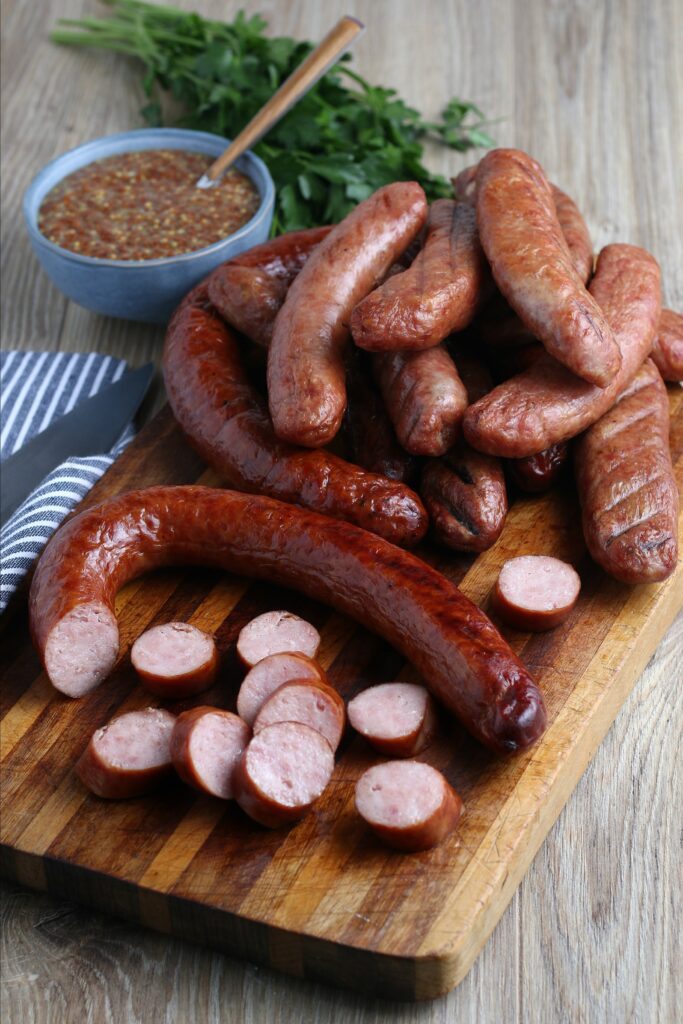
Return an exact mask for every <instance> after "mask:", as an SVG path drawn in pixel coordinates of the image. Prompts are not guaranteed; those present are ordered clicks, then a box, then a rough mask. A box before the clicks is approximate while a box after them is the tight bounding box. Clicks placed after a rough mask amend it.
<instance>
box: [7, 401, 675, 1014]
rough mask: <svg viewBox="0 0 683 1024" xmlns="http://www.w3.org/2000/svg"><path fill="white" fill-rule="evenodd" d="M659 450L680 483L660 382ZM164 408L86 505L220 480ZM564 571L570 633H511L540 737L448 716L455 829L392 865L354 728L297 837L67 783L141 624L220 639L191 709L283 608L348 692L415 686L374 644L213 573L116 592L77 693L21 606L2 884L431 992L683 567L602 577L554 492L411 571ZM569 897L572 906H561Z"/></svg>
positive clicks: (120, 699)
mask: <svg viewBox="0 0 683 1024" xmlns="http://www.w3.org/2000/svg"><path fill="white" fill-rule="evenodd" d="M671 405H672V413H673V434H672V444H673V451H674V459H675V462H676V468H677V474H678V481H679V488H680V487H681V484H682V483H683V391H682V390H681V389H679V388H672V389H671ZM202 469H203V468H202V465H201V463H200V462H199V460H198V459H197V457H196V456H195V455H194V454H193V453H192V452H191V451H190V449H189V448H188V446H187V445H186V444H185V442H184V441H183V440H182V438H181V436H180V434H179V432H178V430H177V428H176V427H175V425H174V423H173V421H172V418H171V416H170V413H169V412H168V410H164V411H162V413H160V414H159V416H158V417H157V418H156V419H155V420H154V422H153V423H151V424H150V425H149V426H148V427H147V428H146V429H145V430H144V431H143V432H142V433H141V434H140V436H139V437H138V439H137V440H136V441H135V443H134V444H133V445H132V446H131V447H130V448H129V449H128V450H127V452H126V453H125V454H124V455H123V456H122V457H121V458H120V459H119V460H118V462H117V463H116V464H115V465H114V466H113V467H112V468H111V470H110V471H109V472H108V473H107V474H106V476H105V477H103V479H102V480H101V481H100V483H99V484H98V485H97V486H96V487H95V488H94V490H93V491H92V492H91V494H90V496H89V498H88V504H93V503H95V502H97V501H101V500H102V499H104V498H107V497H109V496H112V495H115V494H117V493H119V492H121V491H125V490H129V489H131V488H133V487H142V486H146V485H149V484H159V483H172V484H180V483H190V482H195V481H197V480H201V481H202V482H204V483H215V482H216V481H215V478H214V477H213V476H212V474H211V473H209V472H206V471H204V472H203V471H202ZM523 552H526V553H530V552H533V553H538V554H554V555H557V556H559V557H560V558H565V559H568V560H571V561H573V562H574V563H575V564H576V565H577V567H578V569H579V571H580V573H581V577H582V581H583V589H582V594H581V598H580V601H579V603H578V605H577V607H576V609H575V611H574V613H573V615H572V617H571V618H570V620H569V621H568V622H567V623H565V624H564V625H563V626H561V627H559V628H558V629H556V630H554V631H553V632H550V633H546V634H538V635H535V636H532V635H529V634H523V633H515V632H512V631H508V633H507V635H508V637H509V639H510V641H511V643H512V645H513V647H514V648H515V650H517V651H518V652H519V653H520V654H521V657H522V658H523V660H524V661H525V662H526V664H527V665H528V666H529V667H530V669H531V670H532V672H533V673H534V675H535V676H536V678H537V679H538V680H539V682H540V683H541V686H542V688H543V691H544V693H545V696H546V702H547V705H548V710H549V727H548V730H547V732H546V734H545V736H544V738H543V741H542V742H541V743H540V744H539V745H537V746H536V747H535V748H533V749H532V750H531V751H529V752H527V753H526V754H524V755H522V756H518V757H516V758H513V759H510V760H507V761H501V760H498V759H496V758H495V757H493V756H492V755H490V754H488V753H487V752H486V751H484V750H482V749H480V748H479V747H478V746H477V744H476V743H475V742H474V741H473V740H471V739H470V738H469V736H468V735H467V734H466V733H465V732H464V730H463V729H462V728H460V727H459V726H458V725H457V724H456V723H454V722H453V721H452V720H448V719H446V718H444V722H443V729H442V733H441V737H440V739H439V740H438V741H437V742H435V743H434V744H433V745H432V746H431V747H430V748H429V750H428V751H426V752H425V756H424V759H425V760H427V761H429V762H430V763H431V764H433V765H435V766H437V767H438V768H440V769H441V770H442V771H444V773H445V774H446V776H447V778H448V779H449V780H450V781H451V783H452V784H453V785H454V786H455V787H456V789H457V790H458V792H459V793H460V794H461V795H462V797H463V799H464V802H465V808H466V810H465V814H464V816H463V819H462V823H461V827H460V828H459V830H458V832H457V834H455V835H453V836H451V838H450V839H449V840H448V841H447V842H445V843H444V844H443V845H442V846H440V847H439V848H438V849H436V850H433V851H430V852H428V853H423V854H413V855H404V854H400V853H394V852H391V851H389V850H387V849H385V848H384V847H382V846H380V845H379V843H378V842H377V841H375V840H374V839H373V838H372V837H371V836H370V835H369V833H368V831H367V830H366V828H365V827H364V825H363V823H362V822H361V821H360V820H359V818H358V817H357V816H356V815H355V813H354V810H353V787H354V782H355V780H356V779H357V777H358V775H359V774H360V772H362V771H363V770H364V769H365V768H366V767H368V766H369V765H370V764H372V763H373V762H374V761H375V760H377V758H376V757H375V756H374V755H373V754H372V752H371V751H370V750H369V748H368V747H367V746H366V745H365V744H364V743H363V742H362V741H361V740H360V739H358V738H354V737H353V736H351V735H347V737H346V739H345V740H344V741H343V743H342V746H341V748H340V754H339V757H338V764H337V768H336V771H335V775H334V778H333V781H332V783H331V785H330V786H329V788H328V790H327V792H326V793H325V795H324V797H323V798H322V800H321V801H320V804H319V806H318V807H317V809H316V810H315V811H314V812H313V813H311V814H310V815H309V816H308V817H306V818H305V819H304V820H303V821H301V822H300V823H299V824H297V825H296V826H295V827H293V828H291V829H289V830H283V831H276V832H272V831H267V830H265V829H262V828H260V827H258V826H256V825H254V824H253V823H251V822H250V821H249V820H248V819H247V818H246V817H245V816H244V815H243V814H242V813H241V811H240V810H239V808H237V807H236V806H235V805H233V804H225V803H223V802H220V801H218V800H213V799H211V798H208V797H203V796H201V795H198V794H196V793H194V792H193V791H192V790H190V789H189V788H187V787H185V786H183V785H182V784H181V783H176V784H169V785H168V787H167V788H166V789H165V790H163V791H160V792H159V793H158V794H156V795H154V796H150V797H147V798H144V799H138V800H131V801H121V802H107V801H102V800H99V799H97V798H95V797H92V796H90V795H89V794H88V793H87V792H86V791H85V790H84V788H83V787H82V786H81V785H80V784H79V782H78V780H77V779H76V778H75V776H74V773H73V771H72V768H73V765H74V762H75V760H76V758H77V757H78V755H79V754H80V752H81V751H82V749H83V748H84V747H85V745H86V743H87V741H88V738H89V736H90V734H91V733H92V732H93V730H94V729H96V728H98V727H99V726H100V725H102V724H103V723H104V722H106V721H107V720H108V719H109V718H110V717H111V716H112V715H114V714H119V713H121V712H123V711H128V710H131V709H134V708H139V707H144V706H146V705H147V704H149V703H154V701H152V700H150V697H149V696H148V695H147V694H146V693H145V692H144V691H143V690H141V689H140V688H139V687H138V686H137V685H136V682H135V679H134V675H133V672H132V669H131V666H130V660H129V657H128V650H129V647H130V644H131V643H132V641H133V640H134V639H135V637H136V636H137V635H138V634H139V633H141V632H142V631H143V630H145V629H147V628H148V627H149V626H151V625H153V624H155V623H158V622H165V621H168V620H170V619H185V620H187V621H189V622H193V623H194V624H196V625H197V626H199V627H201V628H203V629H206V630H209V631H211V632H213V633H215V636H216V640H217V643H218V646H219V648H220V650H221V652H222V654H223V666H222V672H221V676H220V681H219V682H218V683H217V684H216V686H215V687H214V688H213V690H211V691H208V692H207V693H206V694H203V695H201V696H200V697H199V698H198V699H195V700H194V701H184V702H178V703H177V704H176V705H175V706H174V710H183V709H184V708H185V707H189V706H191V704H193V703H196V704H199V703H207V704H215V705H217V706H220V707H226V708H230V709H233V710H234V704H235V697H236V693H237V690H238V687H239V683H240V680H241V677H242V671H241V670H240V668H239V667H238V664H237V660H236V658H235V654H234V642H235V638H236V636H237V633H238V631H239V629H240V628H241V626H242V625H244V623H245V622H247V621H248V620H249V619H250V618H252V617H253V616H254V615H257V614H259V613H260V612H262V611H265V610H267V609H270V608H288V609H290V610H291V611H294V612H296V613H298V614H300V615H303V616H305V617H306V618H308V619H310V620H311V621H312V622H314V623H315V625H316V626H318V628H319V629H320V631H321V633H322V638H323V639H322V648H321V660H322V662H323V664H324V665H325V667H326V668H327V669H328V671H329V674H330V677H331V679H332V681H333V682H334V684H335V685H336V686H337V687H338V688H339V689H340V691H341V692H342V693H343V695H344V697H346V698H349V697H350V696H352V695H353V694H354V693H356V692H357V691H358V690H359V689H361V688H363V687H365V686H367V685H369V684H371V683H377V682H381V681H385V680H390V679H396V678H402V679H416V678H417V676H416V674H415V673H414V671H413V670H412V669H411V668H410V667H409V666H406V665H405V664H402V661H401V658H400V657H399V656H398V655H397V654H396V653H395V652H394V651H393V650H392V649H391V648H389V647H388V646H387V645H386V644H384V643H383V642H382V641H380V640H379V639H378V638H377V637H375V636H373V635H372V634H370V633H368V632H366V631H364V630H363V629H362V628H360V627H359V626H357V625H356V624H354V623H352V622H350V621H349V620H346V619H344V618H342V617H341V616H339V615H337V614H335V613H332V612H331V611H330V610H329V609H328V608H326V607H323V606H320V605H317V604H315V603H314V602H312V601H309V600H308V599H306V598H303V597H301V596H300V595H298V594H294V593H293V592H290V591H285V590H281V589H280V588H278V587H273V586H269V585H266V584H263V583H251V582H249V581H247V580H244V579H241V578H236V577H232V576H228V575H226V574H221V573H218V572H213V571H207V570H177V571H171V570H168V571H163V572H157V573H155V574H153V575H152V576H149V577H146V578H143V579H140V580H136V581H135V582H133V583H131V584H130V585H129V586H127V587H126V588H125V589H124V590H123V591H122V592H121V593H120V594H119V597H118V600H117V610H118V614H119V621H120V626H121V641H122V646H121V656H120V659H119V663H118V665H117V668H116V670H115V672H114V674H113V676H112V678H111V679H110V680H109V681H108V682H106V683H105V684H103V685H102V686H101V687H100V688H99V689H98V690H96V691H95V692H94V693H93V694H91V695H90V696H88V697H87V698H85V699H83V700H80V701H71V700H68V699H66V698H63V697H61V696H59V695H58V694H57V693H56V692H55V691H54V690H53V689H52V688H51V686H50V685H49V684H48V682H47V680H46V678H45V675H44V673H42V671H41V668H40V664H39V662H38V658H37V657H36V655H35V653H34V651H33V649H32V647H31V645H30V641H29V637H28V632H27V624H26V616H25V610H24V608H23V607H21V608H20V609H19V610H16V611H15V614H14V616H13V617H12V616H10V619H9V623H8V626H7V628H5V629H4V635H3V638H2V647H3V652H2V659H1V662H0V664H1V665H2V675H3V686H2V692H1V698H0V716H1V732H0V735H1V739H2V751H1V759H2V760H1V768H2V787H1V791H0V796H1V817H0V827H1V835H0V838H1V840H2V847H1V851H2V862H1V866H2V871H3V873H4V874H6V875H8V876H9V877H11V878H13V879H15V880H16V881H18V882H20V883H21V884H25V885H28V886H31V887H33V888H37V889H44V890H48V891H50V892H53V893H54V894H55V895H57V896H59V897H62V898H69V899H73V900H77V901H79V902H82V903H86V904H90V905H91V906H94V907H97V908H98V909H101V910H105V911H108V912H111V913H112V914H117V915H121V916H124V917H127V918H129V919H131V920H133V921H136V922H139V923H140V924H143V925H147V926H149V927H152V928H156V929H158V930H161V931H164V932H168V933H172V934H175V935H179V936H182V937H183V938H186V939H191V940H195V941H197V942H201V943H204V944H209V945H213V946H217V947H219V948H221V949H224V950H225V951H227V952H228V953H231V954H235V955H238V956H244V957H248V958H250V959H253V960H256V961H259V962H261V963H264V964H267V965H269V966H271V967H274V968H277V969H278V970H281V971H286V972H287V973H290V974H294V975H300V976H306V977H311V978H319V979H324V980H327V981H332V982H335V983H338V984H341V985H345V986H348V987H349V988H354V989H362V990H365V991H367V992H371V993H376V994H382V995H386V996H390V997H393V998H405V999H426V998H430V997H433V996H437V995H439V994H441V993H443V992H445V991H447V990H448V989H450V988H452V987H453V986H454V985H455V984H457V982H458V981H459V980H460V979H461V978H462V977H463V976H464V975H465V974H466V972H467V970H468V969H469V967H470V965H471V964H472V962H473V960H474V959H475V957H476V955H477V953H478V951H479V950H480V948H481V947H482V945H483V944H484V942H485V941H486V938H487V937H488V935H489V933H490V932H491V930H492V929H493V927H494V926H495V924H496V922H497V921H498V918H499V917H500V915H501V914H502V912H503V910H504V908H505V906H506V905H507V903H508V901H509V900H510V898H511V896H512V893H513V892H514V889H515V887H516V886H517V884H518V882H519V881H520V879H521V878H522V876H523V874H524V872H525V871H526V869H527V867H528V866H529V864H530V862H531V860H532V858H533V856H534V854H535V853H536V851H537V849H538V848H539V846H540V844H541V842H542V840H543V838H544V836H545V835H546V833H547V832H548V830H549V829H550V827H551V825H552V824H553V822H554V821H555V819H556V817H557V815H558V814H559V812H560V810H561V808H562V806H563V804H564V803H565V801H566V800H567V798H568V796H569V794H570V793H571V791H572V790H573V788H574V786H575V785H576V783H577V781H578V779H579V777H580V775H581V773H582V771H583V770H584V768H585V766H586V764H587V763H588V761H589V760H590V757H591V755H592V754H593V752H594V751H595V749H596V747H597V745H598V744H599V742H600V740H601V739H602V737H603V736H604V734H605V732H606V731H607V729H608V728H609V726H610V723H611V722H612V720H613V719H614V717H615V715H616V713H617V711H618V710H619V708H620V706H621V704H622V703H623V702H624V700H625V698H626V696H627V695H628V693H629V692H630V690H631V688H632V686H633V684H634V682H635V681H636V680H637V678H638V677H639V675H640V673H641V672H642V670H643V669H644V667H645V665H646V663H647V661H648V659H649V658H650V656H651V654H652V653H653V651H654V650H655V648H656V647H657V645H658V643H659V640H660V638H661V637H662V635H663V634H664V632H665V631H666V629H667V628H668V626H669V625H670V623H671V622H672V620H673V618H674V616H675V614H676V612H677V611H678V609H679V608H680V607H681V606H682V605H683V568H682V566H681V563H680V562H679V565H678V569H677V572H676V573H675V575H673V576H672V577H671V578H670V579H669V580H667V581H666V582H665V583H662V584H660V585H657V586H639V587H628V586H625V585H622V584H619V583H616V582H615V581H613V580H611V579H609V578H608V577H607V576H605V574H604V573H602V572H601V571H600V570H599V569H598V568H597V567H596V566H595V565H593V563H592V562H591V561H590V559H589V558H588V556H587V555H586V552H585V548H584V545H583V541H582V538H581V534H580V527H579V515H578V507H577V503H576V498H575V496H574V494H573V491H572V488H571V485H570V483H569V482H566V484H565V486H564V487H560V488H559V489H557V490H556V491H554V492H552V493H551V494H547V495H544V496H542V497H537V498H527V499H524V500H519V501H517V502H516V503H515V504H514V505H513V507H512V509H511V512H510V515H509V518H508V522H507V524H506V527H505V530H504V532H503V535H502V537H501V538H500V540H499V541H498V543H497V544H496V545H495V547H494V548H493V549H492V550H490V551H488V552H486V553H485V554H483V555H480V556H479V557H477V558H476V560H472V559H470V558H465V557H458V556H455V555H453V554H452V553H447V552H444V551H442V550H439V551H436V550H431V549H425V551H424V552H423V553H424V557H425V558H427V559H428V560H429V561H431V562H433V563H434V564H436V565H438V567H439V568H441V570H442V571H443V572H444V573H445V574H446V575H447V576H449V577H450V578H451V579H453V580H454V581H455V582H457V583H459V584H460V585H461V587H462V589H463V590H464V591H465V593H466V594H467V595H468V596H469V597H470V598H472V599H473V600H474V601H476V602H478V603H480V604H482V605H484V606H485V605H486V601H487V595H488V593H489V591H490V589H491V586H492V583H493V581H494V580H495V577H496V575H497V572H498V569H499V567H500V565H501V564H502V562H503V561H504V560H505V559H506V558H508V557H510V556H511V555H515V554H519V553H523ZM568 898H571V897H570V895H569V896H568Z"/></svg>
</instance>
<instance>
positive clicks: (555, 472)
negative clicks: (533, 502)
mask: <svg viewBox="0 0 683 1024" xmlns="http://www.w3.org/2000/svg"><path fill="white" fill-rule="evenodd" d="M568 458H569V445H568V444H567V443H566V441H562V442H561V443H560V444H553V445H551V446H550V448H546V449H545V450H544V451H542V452H539V453H538V454H537V455H527V457H526V458H525V459H508V460H507V462H506V464H505V466H506V469H507V470H508V472H509V474H510V476H511V478H512V480H513V482H514V483H516V484H517V486H518V487H519V489H520V491H526V492H527V493H528V494H540V493H541V492H542V491H547V490H548V489H549V488H550V487H552V486H553V485H554V484H555V483H556V482H557V480H558V478H559V476H560V473H561V472H562V470H563V468H564V465H565V463H566V461H567V459H568Z"/></svg>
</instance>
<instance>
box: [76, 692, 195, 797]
mask: <svg viewBox="0 0 683 1024" xmlns="http://www.w3.org/2000/svg"><path fill="white" fill-rule="evenodd" d="M175 721H176V719H175V715H172V714H171V713H170V711H164V710H163V709H162V708H145V709H144V710H142V711H129V712H127V713H126V714H124V715H119V717H118V718H114V719H112V721H111V722H109V723H108V724H107V725H104V726H102V728H101V729H97V731H96V732H94V733H93V735H92V738H91V740H90V742H89V743H88V746H87V747H86V748H85V750H84V751H83V753H82V754H81V756H80V758H79V760H78V762H77V764H76V774H77V775H78V777H79V779H80V780H81V782H82V783H83V785H84V786H87V788H88V789H89V790H90V791H91V792H92V793H95V795H96V796H101V797H104V798H105V799H107V800H124V799H127V798H129V797H134V796H143V795H144V794H145V793H149V792H151V791H152V790H153V789H155V788H156V787H157V786H158V785H159V783H160V782H163V780H164V779H166V778H167V777H168V776H169V775H171V774H172V771H173V766H172V762H171V733H172V732H173V727H174V725H175Z"/></svg>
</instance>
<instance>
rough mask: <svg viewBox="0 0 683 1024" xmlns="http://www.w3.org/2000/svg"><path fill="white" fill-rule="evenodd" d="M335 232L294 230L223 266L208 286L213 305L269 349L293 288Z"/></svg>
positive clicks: (232, 324) (232, 323)
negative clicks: (320, 245) (314, 254)
mask: <svg viewBox="0 0 683 1024" xmlns="http://www.w3.org/2000/svg"><path fill="white" fill-rule="evenodd" d="M331 230H332V228H331V227H322V228H310V229H309V230H307V231H289V232H288V233H287V234H285V235H280V236H279V237H278V238H272V239H270V241H268V242H264V243H263V245H255V246H254V247H253V248H252V249H249V250H248V251H247V252H243V253H240V254H239V256H235V257H234V259H231V260H228V262H227V263H223V264H222V265H221V266H220V267H217V269H216V270H214V272H213V273H212V274H211V275H210V276H209V278H208V279H207V282H206V284H207V287H208V290H209V299H210V300H211V304H212V305H213V306H214V307H215V308H216V309H217V310H218V312H219V313H220V314H221V316H222V317H223V319H224V320H227V322H228V323H229V324H230V326H231V327H234V328H235V330H237V331H239V332H240V333H241V334H245V335H246V336H247V337H248V338H250V339H251V340H252V341H254V342H256V344H257V345H262V346H264V347H265V348H267V347H268V345H269V344H270V339H271V337H272V334H273V324H274V323H275V317H276V316H277V314H278V313H279V311H280V307H281V306H282V303H283V302H284V301H285V296H286V295H287V289H288V288H289V286H290V284H291V283H292V281H293V280H294V278H295V277H296V275H297V274H298V273H299V271H300V270H301V268H302V267H303V265H304V264H305V262H306V260H307V259H308V257H309V256H310V255H311V253H312V252H313V250H314V249H315V247H316V245H318V243H319V242H322V240H323V238H326V237H327V235H329V233H330V231H331Z"/></svg>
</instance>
